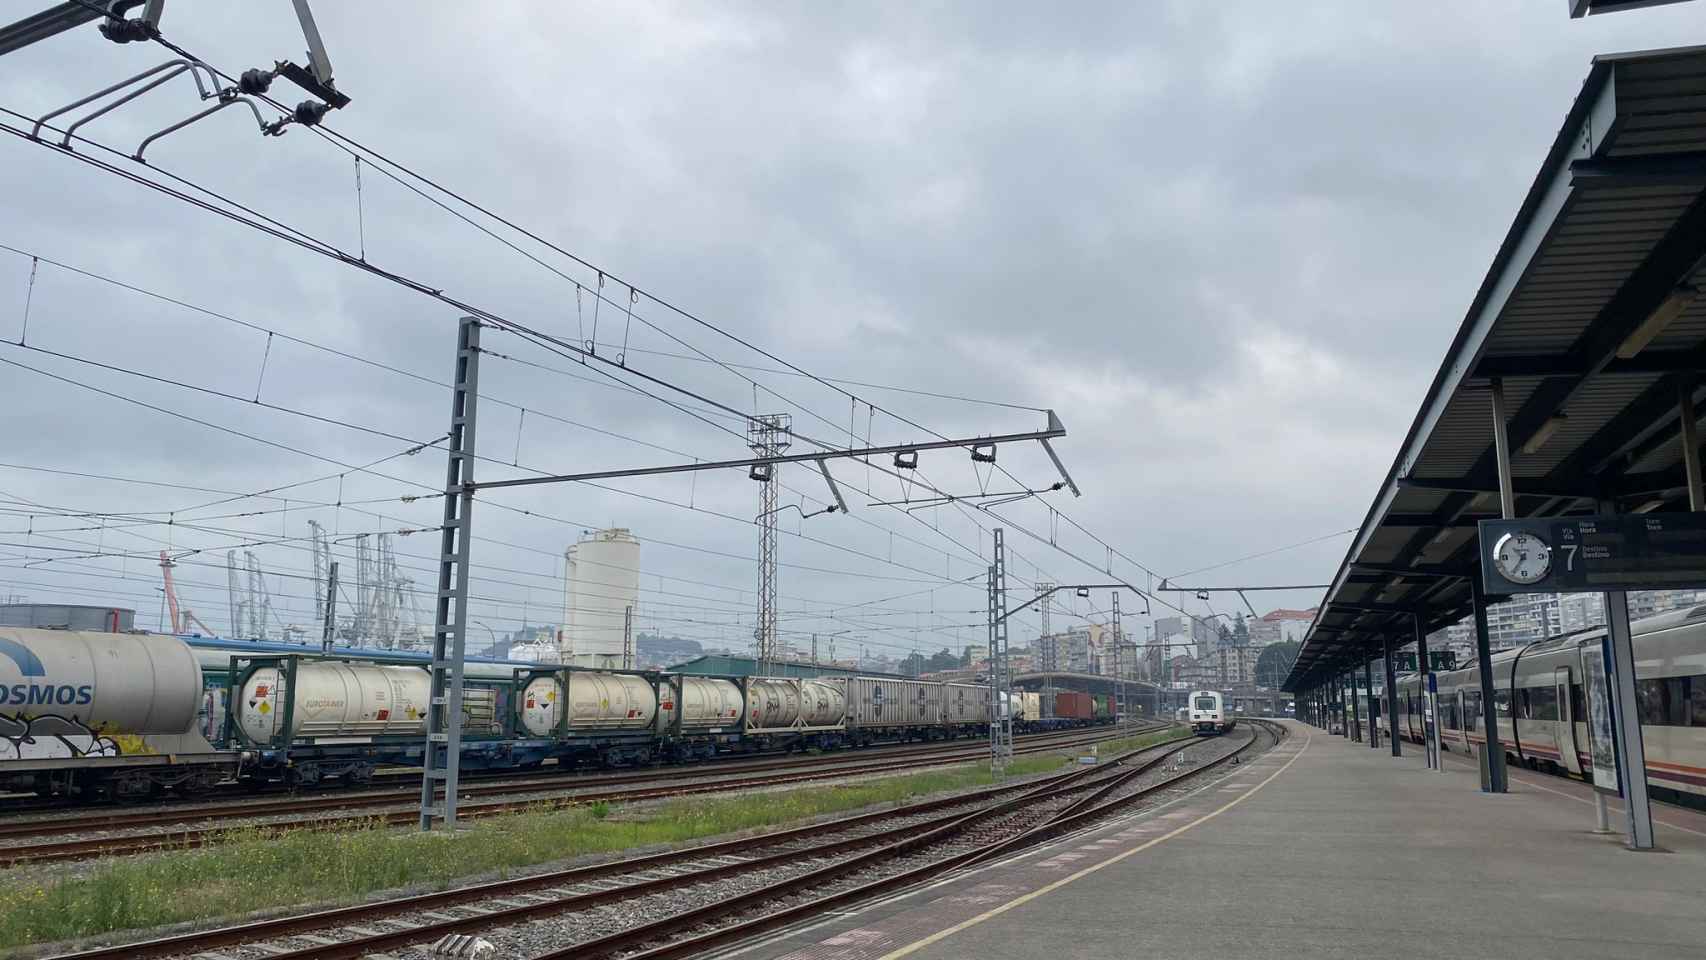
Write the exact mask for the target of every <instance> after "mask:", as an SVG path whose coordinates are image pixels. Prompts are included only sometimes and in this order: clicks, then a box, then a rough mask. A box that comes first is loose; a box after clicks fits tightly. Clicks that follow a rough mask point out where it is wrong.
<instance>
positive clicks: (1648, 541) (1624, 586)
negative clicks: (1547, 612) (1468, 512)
mask: <svg viewBox="0 0 1706 960" xmlns="http://www.w3.org/2000/svg"><path fill="white" fill-rule="evenodd" d="M1480 533H1481V543H1480V549H1481V581H1482V584H1483V585H1484V586H1485V587H1486V589H1487V593H1488V594H1491V595H1493V596H1503V595H1508V594H1513V593H1598V592H1600V591H1603V590H1668V589H1676V588H1679V587H1680V588H1690V587H1706V513H1628V514H1617V515H1601V516H1591V517H1535V518H1529V519H1525V520H1482V521H1481V523H1480Z"/></svg>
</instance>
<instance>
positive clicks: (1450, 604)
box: [1285, 47, 1706, 691]
mask: <svg viewBox="0 0 1706 960" xmlns="http://www.w3.org/2000/svg"><path fill="white" fill-rule="evenodd" d="M1702 285H1706V47H1691V48H1686V49H1676V50H1662V51H1650V52H1642V53H1631V54H1619V55H1614V56H1602V57H1599V58H1596V59H1595V60H1594V62H1593V67H1592V69H1591V71H1590V72H1589V73H1588V77H1587V80H1586V82H1585V83H1583V85H1582V90H1581V93H1580V94H1579V95H1578V96H1577V98H1576V101H1575V104H1574V105H1573V106H1572V107H1571V108H1570V112H1569V114H1568V116H1567V117H1566V118H1565V121H1564V126H1563V129H1562V130H1560V131H1559V133H1558V138H1557V140H1556V141H1555V142H1554V143H1553V144H1552V149H1551V151H1550V152H1549V153H1548V154H1547V156H1546V160H1545V163H1544V164H1543V165H1542V166H1541V168H1540V172H1539V174H1538V176H1536V177H1535V180H1534V184H1533V186H1531V187H1530V188H1529V190H1528V194H1527V196H1526V197H1525V198H1524V199H1523V202H1522V206H1521V208H1520V209H1519V210H1518V211H1517V215H1516V221H1515V222H1514V223H1513V224H1512V225H1511V228H1510V232H1509V233H1508V234H1507V235H1506V236H1505V239H1504V243H1503V244H1502V245H1501V246H1500V247H1499V250H1498V253H1497V255H1496V256H1495V257H1494V258H1493V263H1492V266H1491V268H1490V269H1488V271H1487V275H1486V278H1485V279H1484V280H1483V281H1482V282H1481V287H1480V289H1479V290H1478V291H1476V293H1475V297H1474V300H1473V301H1472V302H1471V303H1470V306H1469V312H1468V316H1467V317H1465V318H1464V320H1463V325H1462V327H1461V328H1460V329H1459V330H1458V332H1457V336H1456V338H1455V339H1454V340H1453V341H1452V344H1451V348H1450V350H1449V351H1448V352H1447V353H1446V356H1445V360H1444V361H1443V362H1442V363H1441V364H1440V367H1439V372H1438V373H1437V374H1435V375H1434V378H1433V383H1432V385H1431V386H1430V387H1429V388H1428V393H1427V397H1426V399H1425V400H1424V401H1423V403H1422V407H1421V410H1419V411H1418V412H1417V414H1416V418H1415V421H1414V422H1413V423H1412V424H1411V425H1410V430H1409V433H1408V434H1406V435H1405V437H1404V441H1403V444H1402V446H1400V448H1399V450H1398V457H1397V459H1396V460H1395V461H1394V462H1393V464H1392V468H1391V469H1390V470H1389V471H1388V472H1387V474H1386V479H1385V480H1384V481H1383V482H1382V483H1381V486H1380V488H1379V490H1378V491H1377V493H1376V496H1375V498H1374V504H1373V505H1372V506H1371V507H1370V508H1369V510H1368V515H1367V516H1366V517H1365V518H1364V519H1363V522H1362V527H1361V529H1360V530H1359V531H1358V533H1357V536H1356V539H1355V540H1354V541H1353V542H1352V544H1351V547H1350V550H1349V551H1348V552H1347V553H1346V555H1345V559H1344V562H1343V563H1342V564H1341V565H1340V567H1339V570H1338V573H1337V574H1336V575H1335V576H1334V578H1333V582H1332V585H1331V586H1330V587H1329V588H1328V592H1327V596H1326V600H1325V602H1324V603H1323V604H1322V605H1321V609H1320V613H1319V614H1318V615H1317V616H1316V618H1315V621H1314V623H1313V624H1312V625H1311V626H1310V629H1309V632H1308V634H1307V635H1306V636H1305V637H1304V642H1303V647H1302V649H1301V651H1300V652H1299V654H1298V658H1297V662H1296V664H1295V665H1294V666H1293V668H1292V672H1291V674H1290V676H1289V677H1288V678H1287V680H1286V683H1285V688H1286V689H1287V690H1293V691H1298V690H1305V689H1309V688H1312V687H1314V686H1316V685H1318V684H1320V683H1321V682H1323V681H1324V680H1326V679H1327V678H1328V677H1331V676H1332V675H1334V674H1335V673H1337V672H1340V671H1343V670H1345V669H1348V668H1349V667H1351V666H1353V665H1360V664H1361V663H1362V662H1364V661H1366V660H1368V659H1370V658H1372V657H1375V656H1378V655H1380V653H1381V651H1382V645H1383V643H1384V640H1385V638H1386V637H1389V636H1391V637H1396V638H1397V639H1398V641H1399V642H1400V643H1404V642H1408V641H1409V640H1410V639H1411V638H1412V637H1413V635H1414V630H1415V623H1416V619H1417V618H1418V617H1419V618H1420V620H1421V623H1422V627H1423V629H1424V630H1433V629H1437V628H1439V627H1441V626H1445V625H1449V624H1451V623H1455V622H1456V621H1458V620H1460V619H1462V618H1463V617H1464V616H1465V615H1467V614H1469V613H1470V611H1471V601H1470V581H1469V578H1470V577H1471V576H1476V575H1477V569H1476V566H1477V538H1476V528H1475V524H1476V522H1477V521H1478V520H1481V519H1487V518H1495V517H1498V516H1499V515H1500V502H1499V501H1500V498H1499V492H1498V489H1499V488H1498V472H1497V462H1496V455H1495V452H1494V430H1493V414H1492V397H1491V390H1490V386H1491V384H1492V383H1493V382H1494V381H1495V380H1499V381H1501V382H1502V384H1503V391H1504V397H1505V410H1506V417H1507V419H1506V423H1507V425H1508V432H1509V437H1510V450H1511V475H1512V477H1513V478H1514V484H1513V486H1514V489H1515V493H1516V515H1517V516H1519V517H1536V516H1560V515H1567V514H1572V513H1594V512H1609V510H1610V509H1615V510H1616V511H1618V512H1626V511H1650V510H1658V509H1687V508H1688V492H1687V484H1686V481H1685V479H1684V469H1683V464H1682V443H1681V440H1680V436H1681V431H1682V419H1681V415H1680V414H1679V410H1680V409H1681V406H1680V401H1682V399H1683V398H1684V396H1688V397H1692V398H1693V400H1694V402H1695V410H1696V411H1699V410H1701V409H1702V408H1703V407H1706V404H1703V403H1702V400H1703V399H1706V298H1703V297H1700V296H1698V295H1697V293H1696V291H1697V290H1699V288H1700V287H1701V286H1702ZM1602 507H1605V508H1606V509H1601V508H1602Z"/></svg>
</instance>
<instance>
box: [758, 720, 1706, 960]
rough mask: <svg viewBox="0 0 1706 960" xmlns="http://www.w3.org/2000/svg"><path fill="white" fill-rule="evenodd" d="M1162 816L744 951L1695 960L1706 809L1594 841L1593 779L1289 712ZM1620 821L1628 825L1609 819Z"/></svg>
mask: <svg viewBox="0 0 1706 960" xmlns="http://www.w3.org/2000/svg"><path fill="white" fill-rule="evenodd" d="M1284 722H1285V723H1286V725H1287V727H1289V729H1290V730H1291V733H1292V735H1291V737H1289V738H1288V739H1287V740H1286V741H1285V742H1284V743H1282V744H1281V745H1280V746H1279V747H1277V748H1275V749H1273V750H1271V751H1269V752H1268V753H1267V754H1265V755H1263V756H1261V757H1258V758H1255V759H1253V760H1252V761H1250V762H1246V763H1244V764H1241V765H1239V766H1237V767H1234V768H1231V769H1230V770H1229V771H1228V772H1226V773H1225V774H1223V775H1219V776H1218V777H1217V778H1216V779H1211V780H1208V781H1205V782H1203V783H1201V784H1198V785H1197V786H1196V787H1195V789H1194V792H1192V793H1190V794H1187V795H1185V796H1182V797H1180V798H1178V799H1175V800H1173V801H1171V802H1170V803H1169V804H1167V805H1165V806H1160V807H1156V808H1152V809H1149V810H1147V811H1145V812H1141V813H1138V814H1134V815H1132V816H1130V817H1128V818H1126V819H1124V820H1121V821H1116V822H1113V823H1110V824H1107V825H1105V826H1102V827H1100V828H1097V829H1094V830H1090V831H1086V832H1084V833H1081V834H1078V835H1075V836H1070V837H1065V838H1062V839H1061V840H1059V841H1057V842H1055V843H1053V844H1050V845H1047V846H1043V847H1039V848H1037V849H1035V850H1033V851H1030V852H1028V853H1026V854H1023V855H1020V856H1017V857H1014V858H1012V859H1009V860H1006V861H1002V862H999V863H995V864H992V865H990V866H987V867H984V868H981V869H978V870H974V871H972V872H969V873H967V874H965V875H963V876H959V877H951V878H948V879H945V880H942V881H940V882H937V883H935V884H931V885H928V886H925V887H922V888H920V889H917V890H913V891H910V892H907V893H903V894H900V895H897V896H895V897H893V898H891V899H889V900H886V901H881V902H878V903H875V904H871V905H867V906H864V907H862V908H859V909H855V910H850V911H848V912H846V913H844V914H838V915H835V916H831V917H825V918H823V919H822V920H820V921H818V922H817V923H816V924H814V925H812V926H809V927H804V928H797V929H794V930H791V931H783V932H781V933H779V934H778V935H777V936H775V937H774V938H772V939H771V940H769V941H766V942H763V943H760V944H758V945H755V946H748V947H746V948H744V949H740V950H736V951H731V953H730V954H729V955H730V956H741V957H751V958H755V960H757V958H762V960H771V958H786V960H823V958H831V957H834V958H873V960H878V958H880V960H899V958H901V957H910V958H915V960H952V958H963V957H978V958H982V960H1002V958H1012V960H1021V958H1022V960H1031V958H1049V960H1075V958H1115V957H1121V958H1123V957H1145V958H1170V957H1192V958H1194V957H1205V956H1212V957H1216V958H1222V960H1224V958H1244V957H1252V958H1254V957H1285V958H1295V957H1309V958H1323V960H1324V958H1339V957H1343V958H1356V960H1363V958H1366V957H1371V956H1373V957H1411V956H1429V957H1501V958H1513V960H1514V958H1530V957H1532V958H1536V960H1539V958H1545V960H1573V958H1594V960H1604V958H1606V957H1619V958H1623V957H1679V956H1696V955H1698V953H1699V945H1700V944H1701V943H1706V911H1702V910H1701V908H1700V904H1701V878H1702V877H1706V816H1701V815H1699V814H1696V813H1694V812H1692V811H1685V810H1674V809H1671V808H1664V809H1662V810H1655V817H1656V819H1657V820H1658V823H1657V824H1656V826H1655V829H1656V831H1657V839H1658V846H1659V848H1660V849H1659V850H1657V851H1652V852H1635V851H1631V850H1628V849H1625V847H1624V846H1623V843H1622V839H1621V834H1620V833H1619V834H1612V835H1599V834H1595V833H1594V832H1593V827H1594V813H1593V807H1592V804H1591V800H1590V799H1588V795H1587V794H1586V793H1585V788H1581V787H1580V785H1577V784H1572V783H1569V782H1567V781H1557V780H1553V779H1551V778H1547V777H1545V776H1543V775H1541V774H1531V773H1524V772H1521V771H1514V770H1513V771H1512V772H1513V777H1512V782H1511V787H1510V792H1509V793H1508V794H1504V795H1496V794H1484V793H1481V792H1480V791H1479V790H1478V789H1477V780H1476V779H1475V776H1476V775H1475V773H1474V772H1473V768H1471V767H1470V766H1469V765H1468V764H1466V763H1464V762H1463V761H1462V760H1461V759H1458V760H1456V761H1450V760H1448V763H1447V764H1446V769H1445V770H1444V771H1443V772H1436V771H1432V770H1428V769H1426V766H1425V764H1424V761H1423V759H1422V756H1421V750H1420V748H1409V749H1406V750H1405V752H1404V756H1403V757H1402V758H1394V757H1393V756H1392V755H1391V753H1390V751H1389V749H1388V748H1387V747H1386V746H1385V745H1384V744H1383V745H1382V746H1381V748H1380V749H1370V748H1369V747H1368V745H1367V744H1364V743H1353V742H1349V741H1346V740H1344V739H1343V738H1341V737H1340V736H1338V735H1336V734H1327V733H1323V732H1322V731H1321V730H1320V729H1318V728H1315V727H1311V726H1308V725H1307V724H1303V723H1299V722H1296V721H1284ZM1612 824H1613V827H1614V828H1619V827H1620V825H1621V823H1620V818H1619V817H1618V816H1617V815H1616V813H1615V811H1614V815H1613V818H1612Z"/></svg>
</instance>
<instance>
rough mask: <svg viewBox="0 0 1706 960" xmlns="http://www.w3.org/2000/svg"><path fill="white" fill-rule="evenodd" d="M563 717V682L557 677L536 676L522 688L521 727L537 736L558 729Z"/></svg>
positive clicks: (545, 735) (543, 735)
mask: <svg viewBox="0 0 1706 960" xmlns="http://www.w3.org/2000/svg"><path fill="white" fill-rule="evenodd" d="M562 717H563V684H562V681H560V680H558V679H557V678H556V677H534V678H533V679H532V680H529V681H528V682H527V686H525V687H523V688H522V690H521V728H522V729H523V730H526V731H527V732H528V733H530V734H532V735H533V736H536V737H548V736H550V735H551V734H553V733H555V732H556V731H557V721H558V720H561V719H562Z"/></svg>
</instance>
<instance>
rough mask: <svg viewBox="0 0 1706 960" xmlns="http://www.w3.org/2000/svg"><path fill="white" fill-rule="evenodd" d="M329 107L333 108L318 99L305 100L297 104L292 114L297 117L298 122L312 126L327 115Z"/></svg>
mask: <svg viewBox="0 0 1706 960" xmlns="http://www.w3.org/2000/svg"><path fill="white" fill-rule="evenodd" d="M329 109H331V108H330V107H328V106H326V105H325V104H323V103H321V102H320V101H318V100H304V101H302V102H301V103H299V104H297V105H296V110H295V111H294V112H293V113H292V116H294V117H295V118H296V122H297V123H300V124H302V125H303V126H305V127H312V126H315V125H316V124H318V123H319V122H320V120H321V119H322V118H323V117H325V115H326V111H327V110H329Z"/></svg>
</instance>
